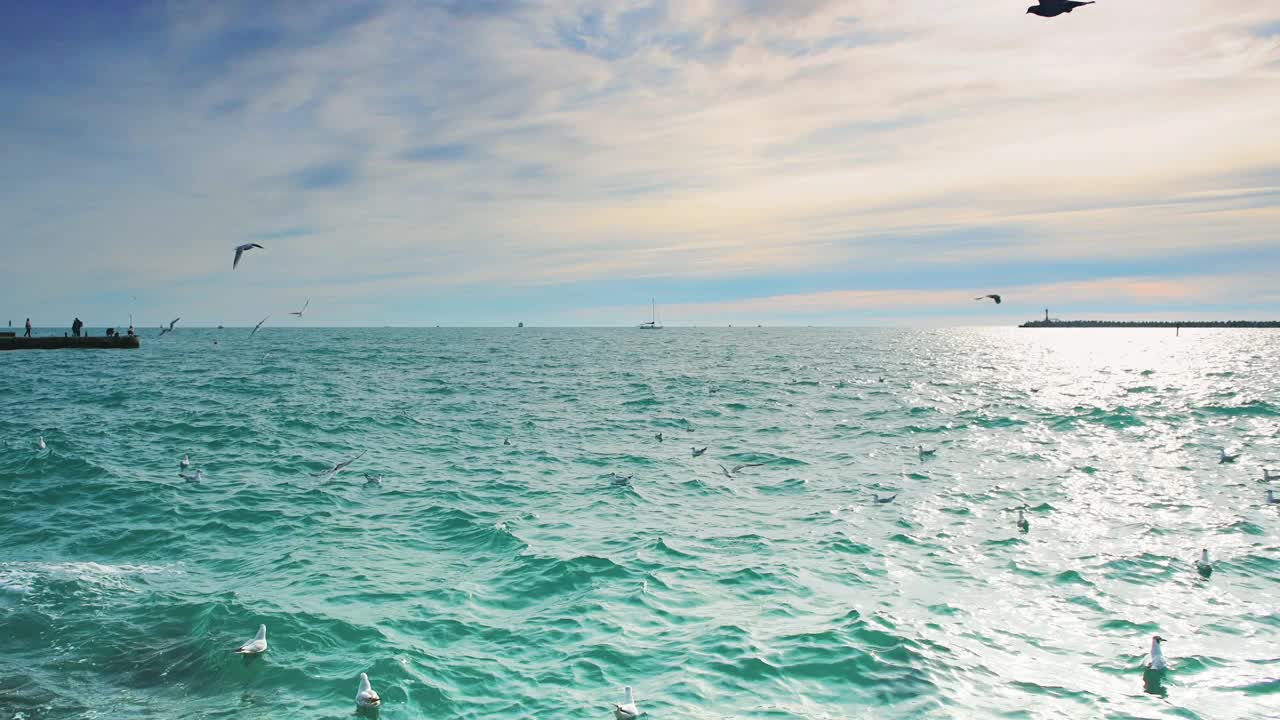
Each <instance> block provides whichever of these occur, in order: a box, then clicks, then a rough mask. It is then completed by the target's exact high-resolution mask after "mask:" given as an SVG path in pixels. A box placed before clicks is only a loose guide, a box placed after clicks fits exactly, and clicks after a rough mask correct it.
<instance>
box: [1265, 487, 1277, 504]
mask: <svg viewBox="0 0 1280 720" xmlns="http://www.w3.org/2000/svg"><path fill="white" fill-rule="evenodd" d="M1267 504H1268V505H1280V498H1278V497H1276V491H1275V490H1268V491H1267Z"/></svg>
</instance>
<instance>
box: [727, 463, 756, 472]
mask: <svg viewBox="0 0 1280 720" xmlns="http://www.w3.org/2000/svg"><path fill="white" fill-rule="evenodd" d="M761 465H764V463H746V464H744V465H735V466H734V467H733V470H731V471H730V472H738V471H739V470H742V469H743V468H749V467H760V466H761Z"/></svg>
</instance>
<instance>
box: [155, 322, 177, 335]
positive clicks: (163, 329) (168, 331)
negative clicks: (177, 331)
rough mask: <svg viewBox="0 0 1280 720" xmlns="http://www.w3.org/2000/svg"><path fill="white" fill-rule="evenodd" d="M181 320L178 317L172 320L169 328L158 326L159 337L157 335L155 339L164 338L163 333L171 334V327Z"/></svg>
mask: <svg viewBox="0 0 1280 720" xmlns="http://www.w3.org/2000/svg"><path fill="white" fill-rule="evenodd" d="M181 319H182V318H180V317H176V318H174V319H173V320H172V321H171V322H170V323H169V327H165V326H164V325H161V326H160V334H159V335H157V336H156V337H164V334H165V333H171V332H173V326H174V325H177V324H178V321H179V320H181Z"/></svg>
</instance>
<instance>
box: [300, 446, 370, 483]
mask: <svg viewBox="0 0 1280 720" xmlns="http://www.w3.org/2000/svg"><path fill="white" fill-rule="evenodd" d="M366 452H368V450H362V451H361V452H360V454H359V455H357V456H355V457H353V458H351V459H350V460H344V461H342V462H340V463H334V465H333V467H331V468H329V469H328V470H325V471H324V472H318V473H312V474H311V477H323V478H324V479H326V480H328V479H329V478H331V477H333V476H334V475H337V474H338V473H340V472H342V471H343V470H346V469H347V466H348V465H350V464H351V463H353V462H355V461H357V460H359V459H360V458H362V457H364V454H365V453H366Z"/></svg>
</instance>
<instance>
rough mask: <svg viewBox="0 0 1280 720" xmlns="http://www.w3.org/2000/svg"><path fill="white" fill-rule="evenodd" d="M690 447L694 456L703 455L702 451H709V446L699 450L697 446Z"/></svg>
mask: <svg viewBox="0 0 1280 720" xmlns="http://www.w3.org/2000/svg"><path fill="white" fill-rule="evenodd" d="M689 449H690V450H692V451H693V456H694V457H701V456H702V453H704V452H706V451H707V448H702V449H701V450H699V449H698V448H696V447H695V448H689Z"/></svg>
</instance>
